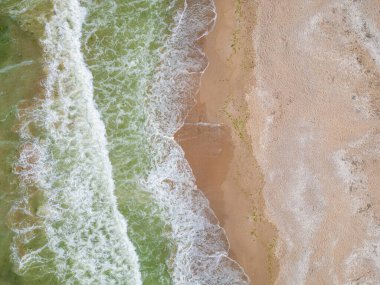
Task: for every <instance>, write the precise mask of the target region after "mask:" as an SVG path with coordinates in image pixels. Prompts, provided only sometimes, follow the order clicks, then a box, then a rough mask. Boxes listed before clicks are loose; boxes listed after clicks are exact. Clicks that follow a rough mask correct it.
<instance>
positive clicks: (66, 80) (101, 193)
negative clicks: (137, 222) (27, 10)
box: [10, 0, 142, 285]
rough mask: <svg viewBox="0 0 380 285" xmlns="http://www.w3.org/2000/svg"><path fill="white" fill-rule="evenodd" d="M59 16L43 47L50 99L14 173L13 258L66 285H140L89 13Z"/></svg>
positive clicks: (61, 9) (26, 133) (36, 111)
mask: <svg viewBox="0 0 380 285" xmlns="http://www.w3.org/2000/svg"><path fill="white" fill-rule="evenodd" d="M53 13H54V14H53V15H52V16H51V17H50V18H49V20H48V22H47V23H46V25H45V35H44V38H43V40H42V41H41V44H42V46H43V48H44V58H45V70H46V72H47V78H46V80H45V81H44V90H45V93H44V94H43V96H42V97H41V98H40V99H37V102H36V104H34V105H33V106H32V107H30V108H27V109H26V110H23V111H22V113H21V117H20V121H21V126H20V136H21V138H22V140H23V145H22V147H21V149H20V158H19V161H18V163H17V165H15V169H14V171H15V172H16V173H17V174H18V175H19V176H20V181H21V184H20V191H22V194H23V196H22V197H21V199H20V200H19V201H18V202H17V203H16V204H15V205H14V207H13V208H12V210H11V213H10V217H11V219H12V221H13V230H14V232H15V238H14V243H13V247H12V256H13V259H14V261H15V264H16V265H17V270H18V272H19V273H27V272H28V271H29V270H33V269H35V268H37V269H38V268H41V269H42V270H40V272H42V273H49V272H50V273H53V274H56V275H57V277H58V279H59V280H60V281H61V282H63V283H64V284H78V283H80V284H107V285H108V284H120V282H122V283H123V284H133V285H135V284H141V283H142V281H141V274H140V271H139V263H138V257H137V254H136V252H135V248H134V246H133V245H132V243H131V241H130V240H129V238H128V235H127V224H126V221H125V220H124V218H123V217H122V216H121V215H120V213H119V212H118V209H117V202H116V198H115V196H114V194H113V191H114V182H113V179H112V166H111V164H110V161H109V158H108V151H107V148H106V145H107V141H106V138H105V128H104V124H103V122H102V121H101V119H100V115H99V113H98V111H97V110H96V108H95V104H94V101H93V88H92V78H91V74H90V73H89V71H88V69H87V68H86V66H85V63H84V60H83V56H82V54H81V51H80V48H81V46H80V37H81V26H82V23H83V21H84V18H85V10H84V9H83V8H82V7H81V6H80V5H79V1H77V0H65V1H55V2H54V11H53ZM34 128H36V129H37V130H38V133H36V132H35V129H34ZM36 192H37V193H42V195H43V197H44V198H43V200H44V202H42V203H40V204H39V205H38V209H37V210H35V209H33V206H32V205H31V199H32V198H33V195H35V193H36ZM20 215H22V216H23V219H21V220H20V221H18V218H19V217H20ZM28 248H29V249H28ZM50 263H53V264H54V266H53V267H49V264H50Z"/></svg>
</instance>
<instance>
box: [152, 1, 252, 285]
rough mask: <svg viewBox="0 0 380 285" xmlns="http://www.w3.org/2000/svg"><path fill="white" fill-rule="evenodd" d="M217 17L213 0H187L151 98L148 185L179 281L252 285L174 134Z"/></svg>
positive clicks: (196, 83)
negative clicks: (168, 232) (168, 234)
mask: <svg viewBox="0 0 380 285" xmlns="http://www.w3.org/2000/svg"><path fill="white" fill-rule="evenodd" d="M215 19H216V12H215V7H214V4H213V2H212V1H209V0H203V1H196V2H194V1H186V5H185V8H184V10H183V12H182V13H181V14H180V15H179V16H178V17H177V24H178V25H177V27H176V29H174V32H173V35H172V37H171V38H170V39H169V40H168V42H167V44H166V47H165V48H166V50H165V52H164V53H163V54H162V57H161V59H162V61H161V65H160V67H159V70H158V72H157V73H156V75H155V77H154V83H153V86H152V96H151V97H150V98H149V100H150V101H149V105H148V108H149V112H148V113H149V118H148V124H149V129H150V138H149V141H150V144H151V145H152V146H153V147H154V153H155V155H154V156H153V157H154V167H153V169H152V171H151V172H150V173H149V176H148V178H147V180H146V187H147V188H148V189H150V191H152V192H153V193H154V197H155V199H156V200H157V201H158V203H159V205H160V206H161V208H162V209H163V215H164V216H165V218H166V219H167V221H168V222H169V223H170V225H171V227H172V238H173V240H174V241H175V243H176V248H177V249H176V251H175V253H174V256H173V260H174V261H173V264H172V268H173V274H172V275H173V282H174V284H209V285H212V284H218V285H221V284H226V285H227V284H248V283H249V280H248V277H247V276H246V275H245V273H244V271H243V269H242V268H241V267H240V266H239V265H238V264H237V263H236V262H235V261H233V260H232V259H230V258H229V257H228V249H229V244H228V240H227V238H226V235H225V232H224V230H223V229H222V228H221V227H220V226H219V224H218V221H217V218H216V216H215V215H214V213H213V211H212V210H211V209H210V207H209V203H208V201H207V199H206V197H205V196H204V195H203V194H202V192H201V191H199V190H198V189H197V187H196V185H195V179H194V176H193V173H192V170H191V168H190V166H189V164H188V162H187V161H186V159H185V157H184V153H183V151H182V149H181V147H180V146H179V145H178V144H177V143H176V142H175V140H174V138H173V136H174V133H175V132H176V131H177V130H178V129H179V128H180V127H181V126H182V125H183V123H184V118H185V116H186V114H187V112H188V111H189V109H190V108H191V107H192V105H193V104H194V95H195V93H196V90H197V88H199V81H200V76H201V74H202V73H203V71H204V70H205V68H206V66H207V59H206V57H205V55H204V53H203V51H202V50H201V48H200V46H199V45H198V43H197V41H198V40H199V39H200V38H202V37H203V36H204V35H206V34H207V33H208V31H209V30H210V29H211V28H212V27H213V25H214V22H215Z"/></svg>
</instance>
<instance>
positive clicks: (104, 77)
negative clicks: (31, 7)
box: [83, 0, 182, 285]
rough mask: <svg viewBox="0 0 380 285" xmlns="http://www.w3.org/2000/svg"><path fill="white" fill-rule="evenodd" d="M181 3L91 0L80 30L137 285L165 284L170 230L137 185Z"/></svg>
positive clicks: (145, 168)
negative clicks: (149, 105) (157, 77)
mask: <svg viewBox="0 0 380 285" xmlns="http://www.w3.org/2000/svg"><path fill="white" fill-rule="evenodd" d="M181 2H182V1H178V0H164V1H130V2H128V1H123V0H119V1H112V2H105V1H94V2H92V3H91V4H90V5H86V3H83V4H84V6H85V7H86V8H87V10H88V16H87V21H86V23H85V25H84V29H83V33H84V36H83V39H84V40H83V46H84V53H85V56H86V62H87V64H88V66H89V68H90V70H91V72H92V74H93V76H94V89H95V101H96V103H97V104H98V106H99V109H100V111H101V114H102V118H103V120H104V122H105V124H106V128H107V139H108V143H109V149H110V159H111V162H112V165H113V170H114V179H115V183H116V195H117V197H118V204H119V209H120V210H121V212H122V213H123V214H124V215H125V216H126V217H127V218H128V223H129V236H130V238H131V239H132V241H133V242H134V244H135V245H136V250H137V253H138V255H139V257H140V259H139V260H140V270H141V272H142V276H143V280H144V284H152V285H155V284H157V285H158V284H171V280H170V275H169V270H170V269H169V267H168V262H170V261H169V260H170V255H171V254H172V251H173V245H172V244H171V243H170V240H169V230H170V226H169V225H168V224H167V223H165V221H163V220H162V218H161V214H160V210H159V208H158V207H157V206H156V205H155V203H154V199H152V197H151V193H149V192H147V191H146V190H145V189H144V186H143V185H142V179H144V178H145V177H146V176H147V175H148V172H149V171H150V170H151V168H152V166H151V161H152V160H151V158H150V155H151V154H152V151H151V150H150V149H149V146H148V141H147V136H146V134H145V132H146V130H145V125H146V116H147V114H146V112H145V105H146V100H147V96H148V95H149V92H150V91H149V88H150V84H149V82H151V80H152V77H153V75H154V72H155V70H156V67H157V65H158V64H159V60H160V58H159V55H160V50H162V48H163V45H164V43H165V41H166V40H167V37H168V36H169V35H170V30H169V28H170V27H171V25H172V24H173V15H174V12H175V10H176V9H178V8H179V7H178V5H179V4H180V3H181Z"/></svg>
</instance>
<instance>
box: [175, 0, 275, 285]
mask: <svg viewBox="0 0 380 285" xmlns="http://www.w3.org/2000/svg"><path fill="white" fill-rule="evenodd" d="M215 2H216V3H215V4H216V8H217V14H218V17H217V21H216V25H215V28H214V30H213V31H212V32H211V33H210V34H209V35H208V36H207V37H206V40H205V42H204V50H205V52H206V55H207V57H208V60H209V66H208V68H207V69H206V71H205V73H204V74H203V76H202V82H201V88H200V91H199V94H198V96H197V104H196V106H195V107H194V108H193V109H192V111H191V112H190V114H189V115H188V117H187V119H186V123H185V125H184V126H183V128H182V129H181V130H180V131H179V132H178V133H177V135H176V140H177V141H178V142H179V143H180V144H181V146H182V148H183V149H184V151H185V154H186V158H187V160H188V161H189V163H190V165H191V167H192V169H193V172H194V175H195V177H196V181H197V185H198V187H199V189H201V190H202V191H203V192H204V193H205V195H206V196H207V198H208V199H209V201H210V205H211V207H212V209H213V210H214V211H215V213H216V215H217V217H218V218H219V221H220V223H221V225H222V226H223V228H224V229H225V230H226V233H227V237H228V239H229V242H230V247H231V257H232V258H234V259H235V260H236V261H237V262H238V263H239V264H240V265H241V266H242V267H243V268H244V270H245V271H246V273H247V275H248V276H249V277H250V278H251V280H254V281H255V283H256V284H271V283H272V282H273V281H274V280H275V278H276V275H277V271H278V265H277V260H276V258H275V255H274V248H275V240H276V236H277V233H276V230H275V228H274V227H273V225H272V224H271V223H270V222H269V221H268V220H267V219H266V218H265V216H264V210H265V203H264V200H263V192H262V189H263V186H264V180H263V174H262V171H261V169H260V167H259V165H258V163H257V161H256V158H255V157H254V155H253V150H252V145H251V138H250V135H249V134H248V132H247V128H246V126H247V122H248V120H249V117H250V114H249V109H248V106H247V103H246V99H245V97H246V96H247V94H250V93H251V92H252V86H254V76H253V71H254V69H253V68H254V49H253V45H252V39H251V37H248V36H247V35H250V34H252V32H253V28H254V26H255V13H256V6H255V5H254V3H253V2H252V1H223V0H221V1H215Z"/></svg>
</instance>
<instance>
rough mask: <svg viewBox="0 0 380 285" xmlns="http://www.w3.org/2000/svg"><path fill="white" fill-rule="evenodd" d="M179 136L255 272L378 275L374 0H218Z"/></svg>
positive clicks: (365, 279)
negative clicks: (193, 99) (198, 81)
mask: <svg viewBox="0 0 380 285" xmlns="http://www.w3.org/2000/svg"><path fill="white" fill-rule="evenodd" d="M216 7H217V13H218V18H217V22H216V26H215V29H214V31H212V32H211V33H210V34H209V35H208V36H207V39H206V41H205V43H204V49H205V52H206V54H207V56H208V58H209V67H208V68H207V70H206V72H205V74H204V76H203V77H202V85H201V89H200V92H199V94H198V99H197V105H196V106H195V107H194V109H193V110H192V111H191V113H190V114H189V116H188V118H187V120H186V124H185V125H184V127H183V128H182V129H181V130H180V131H179V132H178V133H177V136H176V139H177V141H178V142H180V144H181V146H182V147H183V149H184V151H185V153H186V158H187V159H188V161H189V162H190V165H191V167H192V169H193V172H194V174H195V176H196V179H197V184H198V187H199V188H200V189H201V190H203V191H204V193H205V194H206V196H207V198H208V199H209V200H210V204H211V207H212V208H213V209H214V211H215V213H216V215H217V216H218V218H219V220H220V223H221V225H222V226H223V227H224V228H225V230H226V233H227V237H228V238H229V241H230V245H231V256H232V257H233V258H234V259H236V260H237V261H238V262H239V263H240V264H241V265H242V267H243V268H244V269H245V271H246V273H247V274H248V275H249V277H250V278H251V280H252V282H253V283H254V284H272V283H276V284H379V283H380V262H379V260H380V246H379V244H380V193H379V190H378V189H379V185H380V179H379V177H378V175H377V174H378V173H379V171H380V163H379V161H380V160H379V159H380V149H379V145H380V117H379V115H380V111H379V110H380V102H379V94H380V73H379V70H380V37H379V35H380V32H379V28H380V10H379V7H380V2H379V1H378V0H371V1H355V0H351V1H322V0H320V1H312V2H310V1H301V0H289V1H282V2H281V3H276V4H274V2H273V1H255V2H254V1H244V0H243V1H216Z"/></svg>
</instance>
